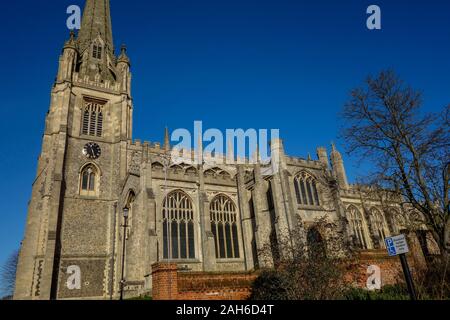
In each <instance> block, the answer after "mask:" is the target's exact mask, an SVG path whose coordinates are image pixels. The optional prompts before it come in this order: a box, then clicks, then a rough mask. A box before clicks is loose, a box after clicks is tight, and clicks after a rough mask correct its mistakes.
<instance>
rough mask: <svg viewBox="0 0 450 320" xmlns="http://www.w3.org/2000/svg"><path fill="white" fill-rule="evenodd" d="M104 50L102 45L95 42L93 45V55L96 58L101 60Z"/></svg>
mask: <svg viewBox="0 0 450 320" xmlns="http://www.w3.org/2000/svg"><path fill="white" fill-rule="evenodd" d="M102 51H103V47H102V45H101V44H99V43H97V42H95V43H94V45H93V46H92V57H93V58H94V59H99V60H100V59H101V58H102Z"/></svg>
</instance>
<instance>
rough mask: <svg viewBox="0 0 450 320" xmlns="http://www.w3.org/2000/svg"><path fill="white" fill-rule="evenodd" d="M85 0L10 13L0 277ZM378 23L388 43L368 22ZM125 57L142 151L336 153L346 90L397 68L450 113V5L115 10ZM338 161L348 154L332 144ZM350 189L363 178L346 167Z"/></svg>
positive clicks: (14, 8) (5, 19) (353, 2)
mask: <svg viewBox="0 0 450 320" xmlns="http://www.w3.org/2000/svg"><path fill="white" fill-rule="evenodd" d="M72 4H78V5H80V6H83V4H84V1H82V0H59V1H49V0H47V1H31V0H30V1H8V2H6V3H5V4H3V3H2V8H1V10H0V18H1V20H0V21H1V22H2V28H0V39H1V40H0V41H1V43H2V48H1V51H0V56H1V62H0V64H1V70H2V77H0V88H2V89H1V90H2V99H1V101H2V105H1V108H2V117H1V119H0V121H1V128H3V139H2V149H1V150H2V151H3V154H2V156H1V157H0V161H1V167H2V168H3V173H2V177H3V178H2V179H1V182H0V194H1V197H2V201H1V202H0V214H1V218H2V219H1V221H2V222H1V223H0V263H3V261H4V260H5V259H6V257H7V255H8V254H10V252H11V251H12V250H13V249H14V248H17V247H18V246H19V243H20V241H21V239H22V237H23V230H24V225H25V219H26V210H27V203H28V201H29V198H30V194H31V183H32V182H33V179H34V176H35V172H36V164H37V157H38V155H39V152H40V146H41V138H42V133H43V129H44V119H45V114H46V112H47V110H48V106H49V97H50V95H49V94H50V88H51V85H52V82H53V80H54V78H55V75H56V71H57V65H58V55H59V53H60V50H61V48H62V45H63V43H64V41H65V40H66V39H67V37H68V30H67V29H66V26H65V21H66V18H67V15H66V8H67V7H68V6H69V5H72ZM370 4H377V5H379V6H380V7H381V9H382V30H381V31H369V30H368V29H367V28H366V19H367V15H366V13H365V12H366V8H367V7H368V6H369V5H370ZM111 6H112V19H113V32H114V40H115V44H116V47H117V48H119V47H120V44H121V43H126V44H127V46H128V53H129V56H130V58H131V59H132V70H133V84H132V85H133V96H134V106H135V113H134V138H139V139H141V140H149V141H161V140H162V139H163V132H164V127H165V126H169V127H170V128H171V129H176V128H188V129H191V128H192V127H193V122H194V120H202V121H203V123H204V127H205V128H219V129H226V128H244V129H246V128H256V129H259V128H268V129H271V128H279V129H280V130H281V136H282V138H283V139H284V140H285V147H286V151H287V153H288V154H291V155H296V156H303V157H306V156H307V154H308V152H310V153H311V154H313V155H315V149H316V147H317V146H321V145H326V146H329V144H330V142H331V141H333V140H334V141H336V140H337V138H336V137H337V134H338V131H339V127H340V126H341V125H342V123H341V122H340V120H339V118H338V113H339V111H340V110H341V109H342V106H343V104H344V102H345V101H346V99H347V98H348V93H349V91H350V89H351V88H353V87H355V86H358V85H359V84H360V83H361V82H362V81H363V80H364V78H365V77H366V76H367V75H368V74H371V73H376V72H378V71H380V70H382V69H386V68H393V69H395V70H396V71H397V72H398V73H399V74H400V76H401V77H403V78H404V79H405V80H406V81H407V82H409V83H410V84H411V85H413V86H414V87H416V88H419V89H421V90H422V91H423V94H424V103H425V105H424V106H425V110H428V111H437V110H439V109H440V108H442V106H444V105H446V104H448V103H449V102H450V90H449V88H450V76H449V75H450V2H449V1H446V0H428V1H411V0H390V1H381V0H372V1H364V0H346V1H335V0H329V1H326V0H315V1H302V0H296V1H286V0H258V1H249V0H226V1H224V0H221V1H218V0H208V1H205V0H201V1H176V0H164V1H162V0H160V1H153V0H149V1H142V0H139V1H138V0H128V1H119V0H111ZM337 144H338V146H339V148H340V149H343V142H342V141H337ZM344 158H345V161H346V166H347V171H348V175H349V178H350V180H351V181H354V179H355V178H356V177H357V176H359V175H361V174H363V173H364V169H365V168H367V164H362V165H361V166H359V165H358V163H357V161H356V160H357V159H356V158H350V157H348V156H344Z"/></svg>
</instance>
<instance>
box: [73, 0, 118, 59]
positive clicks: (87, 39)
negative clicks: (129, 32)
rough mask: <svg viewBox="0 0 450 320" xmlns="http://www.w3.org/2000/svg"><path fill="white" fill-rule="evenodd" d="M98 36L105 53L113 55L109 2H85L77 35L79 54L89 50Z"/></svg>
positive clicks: (97, 0) (107, 0)
mask: <svg viewBox="0 0 450 320" xmlns="http://www.w3.org/2000/svg"><path fill="white" fill-rule="evenodd" d="M98 36H100V38H101V39H102V40H103V42H104V44H105V51H107V52H108V53H109V54H111V55H113V54H114V43H113V36H112V25H111V11H110V5H109V0H86V5H85V7H84V12H83V19H82V22H81V29H80V32H79V34H78V44H79V48H80V53H81V54H82V53H83V52H84V51H85V50H86V49H87V48H89V46H90V45H91V43H92V42H93V41H95V39H96V38H97V37H98Z"/></svg>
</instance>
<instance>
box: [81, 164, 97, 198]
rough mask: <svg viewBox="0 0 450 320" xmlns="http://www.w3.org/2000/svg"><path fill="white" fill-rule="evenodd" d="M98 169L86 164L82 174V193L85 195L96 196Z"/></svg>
mask: <svg viewBox="0 0 450 320" xmlns="http://www.w3.org/2000/svg"><path fill="white" fill-rule="evenodd" d="M98 176H99V174H98V170H97V168H96V167H95V166H94V165H92V164H89V165H86V166H85V167H84V168H83V169H82V170H81V174H80V194H81V195H83V196H96V195H97V190H98V188H97V184H98V180H99V178H98Z"/></svg>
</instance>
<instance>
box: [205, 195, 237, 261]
mask: <svg viewBox="0 0 450 320" xmlns="http://www.w3.org/2000/svg"><path fill="white" fill-rule="evenodd" d="M210 217H211V231H212V233H213V235H214V243H215V248H216V258H217V259H237V258H239V257H240V252H239V236H238V227H237V213H236V206H235V204H234V203H233V201H232V200H231V199H230V198H229V197H227V196H224V195H220V196H217V197H215V198H214V200H213V201H212V202H211V205H210Z"/></svg>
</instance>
